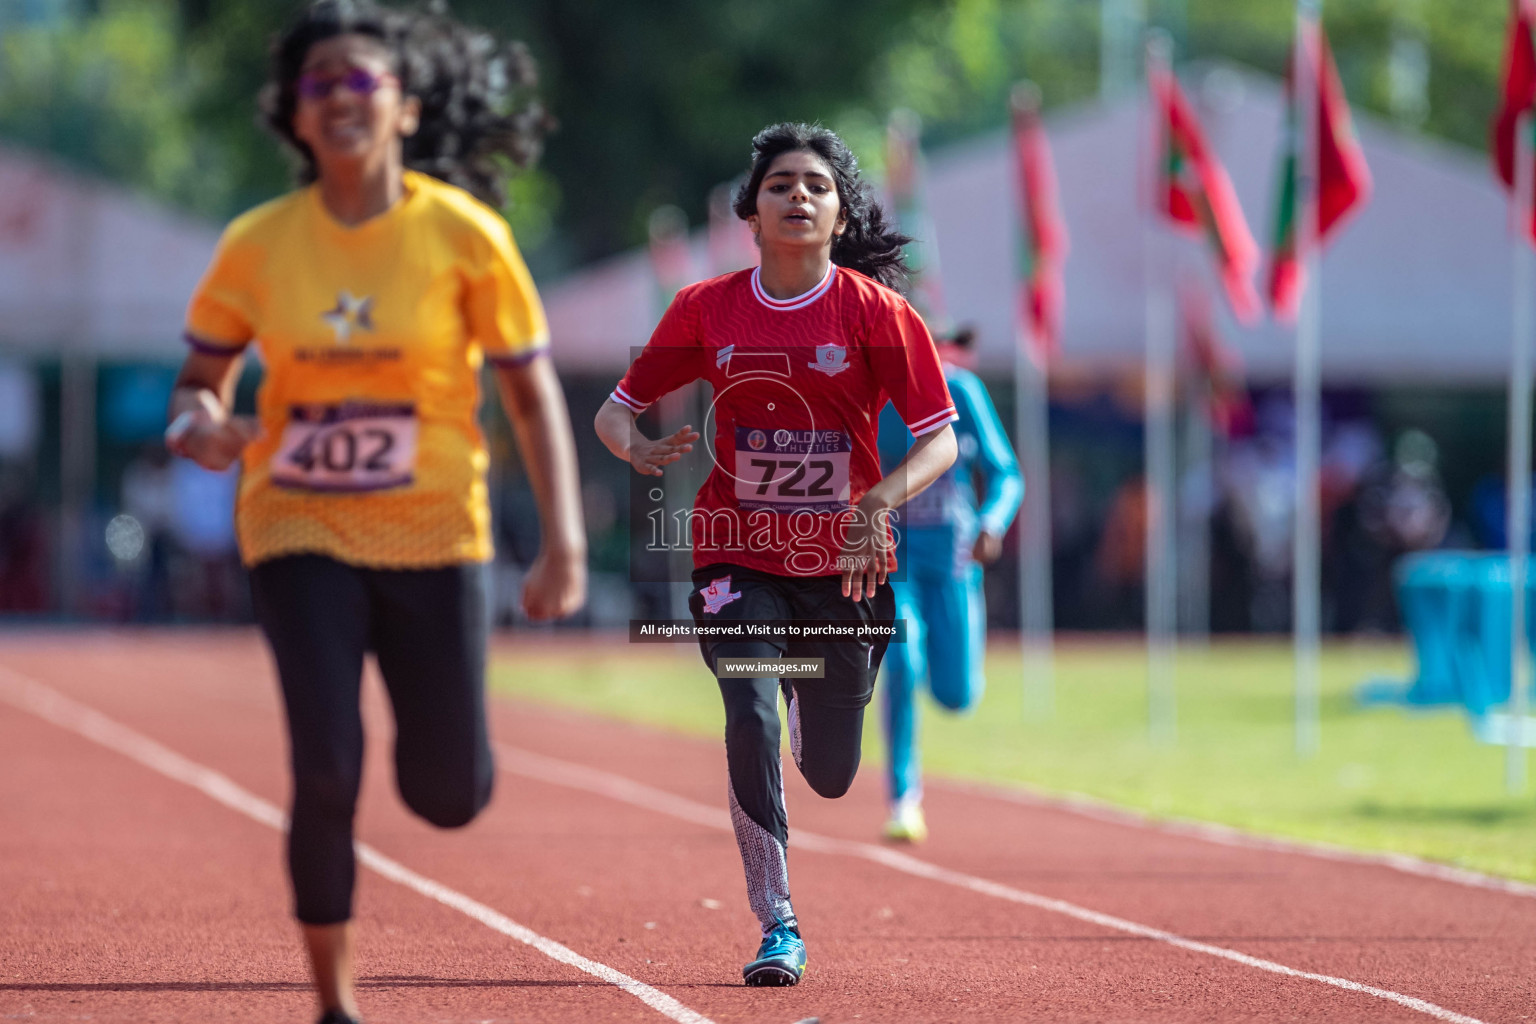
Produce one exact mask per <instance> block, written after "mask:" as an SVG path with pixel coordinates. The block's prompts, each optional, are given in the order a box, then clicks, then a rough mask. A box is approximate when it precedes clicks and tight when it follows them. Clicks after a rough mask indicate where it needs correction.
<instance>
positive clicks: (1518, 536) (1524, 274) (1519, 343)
mask: <svg viewBox="0 0 1536 1024" xmlns="http://www.w3.org/2000/svg"><path fill="white" fill-rule="evenodd" d="M1532 123H1533V115H1532V112H1531V111H1529V110H1527V111H1525V112H1524V113H1522V114H1521V115H1520V117H1519V119H1518V120H1517V121H1516V122H1515V202H1514V209H1515V238H1514V251H1513V253H1512V254H1511V255H1512V257H1513V263H1514V275H1515V276H1514V306H1513V310H1512V320H1513V327H1514V338H1513V339H1512V342H1513V344H1512V349H1511V357H1510V374H1509V495H1508V501H1509V510H1508V516H1507V519H1508V527H1509V529H1508V531H1507V532H1508V535H1509V585H1510V599H1511V600H1510V613H1511V614H1510V620H1509V621H1510V630H1509V644H1510V649H1509V668H1510V680H1509V687H1510V689H1509V733H1508V739H1507V746H1506V748H1505V756H1504V785H1505V788H1506V789H1508V790H1509V792H1510V793H1512V794H1515V793H1522V792H1524V790H1525V771H1526V755H1525V737H1524V732H1525V716H1526V713H1527V709H1528V701H1529V696H1528V695H1529V687H1530V684H1531V656H1530V655H1531V649H1530V646H1529V643H1528V641H1527V637H1526V628H1525V615H1526V607H1525V605H1526V600H1525V598H1526V593H1525V584H1526V577H1527V574H1528V571H1529V562H1530V537H1531V319H1532V317H1531V251H1530V243H1529V240H1528V235H1529V232H1530V229H1531V199H1532V196H1531V190H1532V187H1533V185H1536V173H1533V171H1536V168H1533V164H1536V154H1533V152H1532V148H1531V126H1532Z"/></svg>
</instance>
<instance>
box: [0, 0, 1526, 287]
mask: <svg viewBox="0 0 1536 1024" xmlns="http://www.w3.org/2000/svg"><path fill="white" fill-rule="evenodd" d="M1145 6H1146V9H1147V10H1148V12H1149V16H1150V18H1151V19H1152V20H1153V22H1155V23H1157V24H1160V25H1162V26H1163V27H1165V28H1167V29H1168V30H1169V31H1170V32H1171V33H1172V34H1173V36H1174V38H1175V41H1176V43H1177V47H1178V55H1179V58H1180V59H1181V60H1182V59H1189V58H1211V57H1219V58H1225V59H1229V60H1234V61H1238V62H1241V63H1244V64H1247V65H1250V66H1252V67H1254V68H1256V69H1258V70H1260V71H1264V72H1267V73H1271V74H1279V73H1280V72H1281V71H1282V69H1283V67H1284V64H1285V59H1286V53H1287V49H1288V46H1289V42H1290V35H1291V31H1292V25H1293V20H1292V19H1293V14H1292V11H1293V5H1292V4H1291V3H1290V2H1289V0H1147V3H1146V5H1145ZM295 8H296V5H294V4H290V3H287V2H277V0H0V137H4V138H6V139H9V140H11V141H13V142H17V143H20V144H22V145H25V146H29V147H32V148H35V149H39V150H42V151H45V152H48V153H51V154H54V155H55V156H56V157H57V158H59V159H60V160H62V161H63V162H65V163H67V164H69V165H73V166H76V167H79V168H82V169H85V170H88V171H90V172H93V173H99V174H105V175H108V176H110V177H113V178H116V179H118V180H120V181H123V182H125V183H127V184H129V185H131V186H133V187H135V188H138V189H141V190H143V191H146V192H149V193H151V194H154V195H156V196H158V197H160V198H162V199H164V200H166V201H168V202H170V203H173V204H175V205H177V206H181V207H183V208H186V209H189V210H192V211H195V212H198V213H202V214H205V215H208V216H210V217H215V218H219V219H224V218H227V217H229V216H230V215H232V214H233V213H235V212H238V211H239V210H241V209H244V208H247V207H249V206H251V205H253V204H255V203H257V202H260V201H262V200H264V199H266V198H269V197H271V196H272V195H275V194H276V193H278V192H279V191H281V190H282V189H284V188H285V187H287V184H288V177H287V167H286V164H285V161H284V158H283V155H282V154H281V153H280V151H279V150H278V148H277V147H276V145H275V144H274V143H273V142H272V141H271V140H270V139H269V138H268V137H267V136H265V135H264V134H262V133H261V132H260V130H259V129H258V128H257V127H256V124H255V94H256V91H257V89H258V88H259V87H260V85H261V83H262V81H263V80H264V76H265V71H266V49H267V43H268V40H269V39H270V38H271V37H272V36H273V34H274V33H275V32H276V31H278V29H279V28H280V27H281V25H282V23H283V22H284V21H285V20H286V19H287V18H288V17H289V16H290V15H291V13H292V12H293V11H294V10H295ZM452 9H453V10H454V12H455V13H456V14H457V15H458V16H460V17H461V18H464V19H465V20H468V21H470V22H472V23H475V24H478V25H480V26H483V27H485V28H487V29H490V30H492V31H494V32H496V33H498V34H501V35H504V36H506V35H509V36H513V37H516V38H521V39H524V40H525V41H526V42H527V43H528V44H529V46H530V47H531V48H532V50H533V52H534V54H535V56H536V57H537V58H538V59H539V61H540V64H541V67H542V73H543V90H544V94H545V97H546V100H547V103H548V105H549V107H550V109H551V110H552V111H553V113H554V114H555V115H556V117H558V118H559V120H560V124H561V127H560V129H559V131H558V133H557V134H555V135H554V136H553V137H552V138H551V139H550V141H549V146H548V150H547V153H546V155H545V158H544V160H543V161H542V163H541V164H540V166H539V168H538V169H537V170H536V171H534V172H532V173H529V174H525V175H523V176H521V177H520V179H519V180H518V182H517V183H516V184H515V186H514V188H513V195H512V199H511V201H510V203H509V204H508V210H507V214H508V216H509V218H510V219H511V220H512V222H513V226H514V228H515V229H516V230H517V232H518V235H519V238H520V240H521V241H522V243H523V245H524V247H525V249H527V250H528V251H529V253H530V259H531V262H533V263H534V264H535V267H536V268H537V269H540V270H541V271H543V272H545V273H549V272H553V271H558V270H559V269H562V268H565V267H569V266H572V265H575V264H578V263H582V262H586V261H589V260H591V259H595V258H599V257H602V256H604V255H608V254H611V253H614V252H617V251H619V250H622V249H624V248H626V247H628V246H630V245H634V244H638V243H640V242H642V241H643V240H644V237H645V223H646V219H647V217H648V216H649V214H650V212H651V210H652V209H654V208H655V207H656V206H657V205H659V204H662V203H672V204H676V205H678V206H681V207H682V208H683V209H684V210H685V211H686V212H687V214H688V216H689V219H690V220H691V221H692V222H694V223H698V222H700V221H701V220H702V219H703V217H704V203H705V197H706V195H707V193H708V191H709V189H710V188H711V187H713V186H715V185H717V184H719V183H721V182H725V181H728V180H730V179H732V178H734V177H735V176H736V175H738V174H740V173H741V171H742V170H743V169H744V168H745V166H746V160H747V156H748V143H749V141H750V139H751V136H752V134H753V133H754V132H755V131H756V130H757V129H758V128H761V127H762V126H763V125H765V124H768V123H770V122H772V121H776V120H782V119H786V118H795V119H802V120H821V121H824V122H826V123H828V124H829V125H831V126H832V127H834V128H836V129H837V130H838V131H840V132H842V133H843V134H844V136H845V137H846V138H848V139H849V141H850V143H851V144H852V145H853V146H854V149H855V151H856V152H858V153H859V154H860V155H861V158H863V159H864V161H865V163H866V164H867V165H869V166H870V167H871V169H872V170H873V171H875V172H877V173H878V171H879V166H878V165H879V163H880V160H881V138H882V132H883V124H884V119H885V116H886V113H887V112H888V111H889V110H890V109H891V108H892V107H894V106H906V107H909V108H911V109H913V110H915V111H917V112H918V113H919V114H920V115H922V117H923V119H924V125H925V139H926V141H927V143H929V144H941V143H944V142H947V141H952V140H955V139H959V138H964V137H967V136H969V135H973V134H975V133H978V132H982V131H990V130H996V129H998V128H999V127H1000V126H1001V125H1002V124H1003V123H1004V120H1005V113H1004V112H1005V109H1006V97H1007V94H1008V90H1009V87H1010V86H1011V84H1012V83H1013V82H1014V81H1015V80H1016V79H1018V78H1020V77H1024V76H1026V75H1027V76H1028V77H1031V78H1033V79H1035V80H1036V81H1037V82H1039V83H1040V85H1041V86H1042V88H1043V90H1044V95H1045V98H1046V102H1047V105H1048V106H1060V105H1063V104H1070V103H1074V102H1079V101H1083V100H1087V99H1091V98H1092V97H1093V96H1094V95H1096V93H1097V91H1098V88H1099V61H1100V23H1099V13H1100V4H1099V3H1096V2H1092V0H849V2H844V3H840V4H828V3H825V2H822V0H775V2H773V3H771V4H770V3H762V2H760V0H520V2H511V3H509V2H507V0H456V2H454V3H453V5H452ZM1506 16H1507V5H1505V4H1503V3H1499V2H1494V0H1485V2H1477V3H1466V2H1464V0H1328V2H1327V3H1326V5H1325V21H1326V24H1327V28H1328V31H1329V35H1330V38H1331V40H1332V43H1333V47H1334V51H1335V54H1336V56H1337V58H1338V61H1339V65H1340V70H1341V73H1342V75H1343V77H1344V80H1345V86H1346V88H1347V90H1348V91H1349V94H1350V98H1351V101H1352V102H1353V103H1354V104H1355V105H1356V107H1357V108H1361V109H1366V110H1372V111H1375V112H1377V113H1379V114H1382V115H1384V116H1390V117H1394V118H1396V119H1397V120H1398V121H1399V122H1401V123H1402V124H1403V125H1404V126H1405V127H1406V128H1408V129H1410V130H1417V131H1422V132H1425V133H1428V134H1432V135H1437V136H1440V137H1443V138H1445V139H1449V140H1451V141H1454V142H1457V143H1461V144H1463V145H1466V146H1472V147H1479V148H1481V147H1482V146H1483V145H1484V142H1485V139H1486V133H1487V124H1488V117H1489V115H1490V114H1491V112H1492V110H1493V107H1494V104H1495V102H1496V99H1497V95H1498V72H1499V62H1500V59H1501V55H1502V48H1503V34H1504V29H1505V18H1506ZM1415 76H1417V77H1415ZM1415 83H1417V85H1416V84H1415ZM1405 97H1406V98H1405Z"/></svg>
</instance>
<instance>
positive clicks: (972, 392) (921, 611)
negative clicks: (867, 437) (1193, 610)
mask: <svg viewBox="0 0 1536 1024" xmlns="http://www.w3.org/2000/svg"><path fill="white" fill-rule="evenodd" d="M972 336H973V335H972V332H970V331H964V330H963V331H960V332H958V333H957V334H956V335H955V336H954V338H953V339H952V340H949V339H947V340H946V341H945V342H944V343H941V344H940V346H939V354H940V357H941V358H943V359H944V376H945V379H946V380H947V381H948V383H949V391H950V395H951V397H953V398H954V402H955V409H956V410H957V411H958V412H959V414H960V419H959V421H958V422H956V423H955V424H954V431H955V437H956V439H957V440H958V442H959V447H960V455H959V457H958V458H957V459H956V460H955V463H954V465H953V466H951V467H950V468H949V470H948V471H947V472H945V474H944V475H943V476H941V477H940V478H939V479H938V480H936V481H935V482H934V483H933V484H932V485H931V486H930V487H929V488H928V489H927V490H925V491H923V492H922V493H921V494H919V495H918V496H917V497H916V498H914V499H912V500H911V501H910V502H908V503H907V504H906V505H904V506H903V507H902V508H901V510H900V518H898V519H897V520H896V526H897V528H898V529H899V531H900V536H899V540H898V545H897V565H898V567H899V569H900V572H901V575H903V576H904V577H905V580H906V582H904V583H898V582H896V581H895V580H894V579H893V580H892V584H891V585H892V589H893V590H894V592H895V596H896V617H897V618H898V619H905V620H906V621H907V642H906V643H904V644H892V645H891V646H890V648H889V649H888V651H887V653H886V659H885V661H886V670H885V686H884V699H883V702H882V704H883V707H882V711H883V716H882V724H883V725H884V727H885V736H886V745H887V748H888V749H889V751H890V774H889V783H890V797H891V818H890V821H889V822H887V823H886V826H885V834H886V836H887V837H888V838H891V839H900V840H907V841H910V842H919V841H921V840H922V839H923V838H925V837H926V836H927V833H928V828H927V825H926V823H925V822H924V820H923V809H922V797H923V784H922V771H921V767H920V763H919V756H918V748H917V687H918V684H919V683H920V682H921V681H923V680H925V679H926V680H927V682H928V689H929V692H930V693H932V694H933V697H934V699H935V700H937V701H938V702H939V703H940V704H941V705H943V706H944V707H946V708H948V709H949V710H951V711H965V710H967V709H969V708H971V707H974V706H975V704H976V701H978V700H979V699H980V698H981V692H982V689H983V687H984V686H985V682H986V681H985V677H984V676H983V674H982V659H983V655H984V652H985V649H986V632H987V609H986V600H985V596H984V594H983V592H982V565H983V564H985V563H987V562H991V561H993V560H995V559H996V558H997V557H998V555H999V554H1001V553H1002V537H1003V534H1005V533H1006V532H1008V527H1009V525H1010V524H1011V523H1012V522H1013V517H1014V516H1015V515H1016V514H1017V513H1018V510H1019V502H1020V501H1021V500H1022V499H1023V497H1024V481H1023V479H1022V478H1021V477H1020V475H1019V466H1018V461H1017V460H1016V459H1015V458H1014V455H1013V448H1012V446H1011V445H1010V444H1009V442H1008V436H1007V434H1005V433H1004V431H1003V425H1002V424H1001V423H1000V422H999V421H998V418H997V410H996V409H995V408H994V407H993V405H992V399H991V398H990V397H988V395H987V389H986V386H985V385H983V384H982V382H981V379H980V378H979V377H977V376H976V375H975V374H974V373H972V372H971V371H969V370H967V369H964V368H962V367H960V366H957V365H955V363H954V361H953V359H954V357H955V356H956V355H957V354H959V353H962V352H964V351H965V350H966V349H967V348H968V347H969V344H970V341H971V338H972ZM879 443H880V460H881V462H882V463H883V464H884V466H885V467H886V468H887V469H888V470H889V469H890V468H891V467H894V466H895V465H896V464H897V463H898V462H900V461H901V459H902V457H903V456H904V455H906V453H907V449H908V447H910V446H911V444H912V435H911V434H910V433H909V432H908V431H907V428H906V426H905V425H904V424H903V423H902V421H901V418H900V417H899V416H897V415H896V411H895V409H894V408H893V407H891V406H890V405H887V406H886V407H885V410H884V411H883V412H882V413H881V416H880V442H879ZM978 476H979V477H980V481H981V494H980V497H979V500H978V495H977V490H976V482H975V481H976V478H977V477H978Z"/></svg>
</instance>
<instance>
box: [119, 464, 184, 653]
mask: <svg viewBox="0 0 1536 1024" xmlns="http://www.w3.org/2000/svg"><path fill="white" fill-rule="evenodd" d="M121 503H122V509H123V512H124V513H125V514H126V515H130V516H132V517H133V518H134V519H135V520H136V521H137V522H138V524H139V526H140V527H141V528H142V529H143V531H144V548H143V551H142V552H141V554H140V555H139V556H138V558H137V559H135V560H134V562H135V564H134V567H133V568H134V577H135V587H134V590H135V593H134V598H133V602H132V604H133V607H132V610H131V613H130V614H131V616H132V617H133V618H135V619H140V620H147V621H151V622H160V621H164V620H165V619H168V618H169V617H170V615H171V556H172V553H173V548H174V546H175V544H174V541H173V540H172V537H171V519H172V516H173V514H174V511H175V508H174V505H175V494H174V491H173V486H172V482H171V455H170V453H169V452H167V451H166V450H165V446H164V445H162V444H160V443H159V442H158V441H157V442H155V443H153V444H148V445H145V446H144V449H143V451H141V452H140V453H139V455H138V457H137V458H135V459H134V460H133V461H132V462H130V463H129V464H128V466H127V468H126V469H124V470H123V483H122V490H121Z"/></svg>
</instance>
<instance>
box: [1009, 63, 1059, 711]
mask: <svg viewBox="0 0 1536 1024" xmlns="http://www.w3.org/2000/svg"><path fill="white" fill-rule="evenodd" d="M1010 105H1011V106H1012V107H1013V108H1014V110H1015V112H1021V111H1028V112H1030V113H1031V116H1033V117H1038V116H1039V110H1040V90H1039V89H1038V88H1037V87H1036V86H1035V85H1034V84H1033V83H1030V82H1019V83H1018V84H1016V85H1015V86H1014V88H1013V95H1012V97H1011V98H1010ZM1014 155H1015V159H1018V160H1021V161H1022V159H1023V154H1022V152H1021V151H1020V148H1019V147H1018V146H1015V147H1014ZM1014 174H1015V177H1016V180H1018V181H1022V180H1023V178H1024V168H1023V167H1022V166H1019V167H1015V168H1014ZM1021 191H1022V190H1021V189H1015V195H1016V196H1019V202H1020V203H1024V202H1027V200H1026V199H1025V198H1024V197H1023V196H1022V195H1020V192H1021ZM1015 215H1016V218H1017V219H1016V220H1015V222H1014V223H1015V224H1017V225H1022V224H1024V223H1025V222H1026V221H1027V220H1028V215H1029V211H1028V210H1026V209H1023V208H1022V207H1021V208H1020V209H1019V210H1017V211H1015ZM1020 287H1021V288H1024V287H1028V285H1027V284H1026V283H1024V282H1021V283H1020ZM1015 308H1016V310H1017V313H1016V316H1017V334H1016V337H1015V338H1014V354H1013V368H1014V377H1013V382H1014V392H1013V394H1014V402H1013V407H1014V436H1015V437H1016V438H1017V443H1018V451H1019V463H1020V466H1019V468H1020V470H1021V471H1022V473H1023V476H1024V505H1023V508H1022V510H1021V512H1020V516H1019V641H1020V644H1021V646H1022V652H1021V653H1022V658H1023V666H1022V667H1023V672H1024V679H1023V698H1024V716H1025V717H1026V718H1038V719H1048V718H1050V717H1051V716H1052V715H1053V714H1054V713H1055V706H1056V683H1055V642H1054V634H1055V628H1056V623H1055V615H1054V609H1053V607H1052V598H1051V446H1050V386H1049V381H1050V366H1049V364H1048V363H1047V362H1046V358H1047V357H1046V351H1045V345H1044V344H1043V341H1044V339H1041V338H1037V337H1035V336H1034V328H1033V326H1032V325H1031V323H1030V320H1029V317H1028V315H1027V314H1026V313H1025V312H1024V303H1023V302H1022V301H1021V302H1018V303H1017V304H1016V306H1015Z"/></svg>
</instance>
